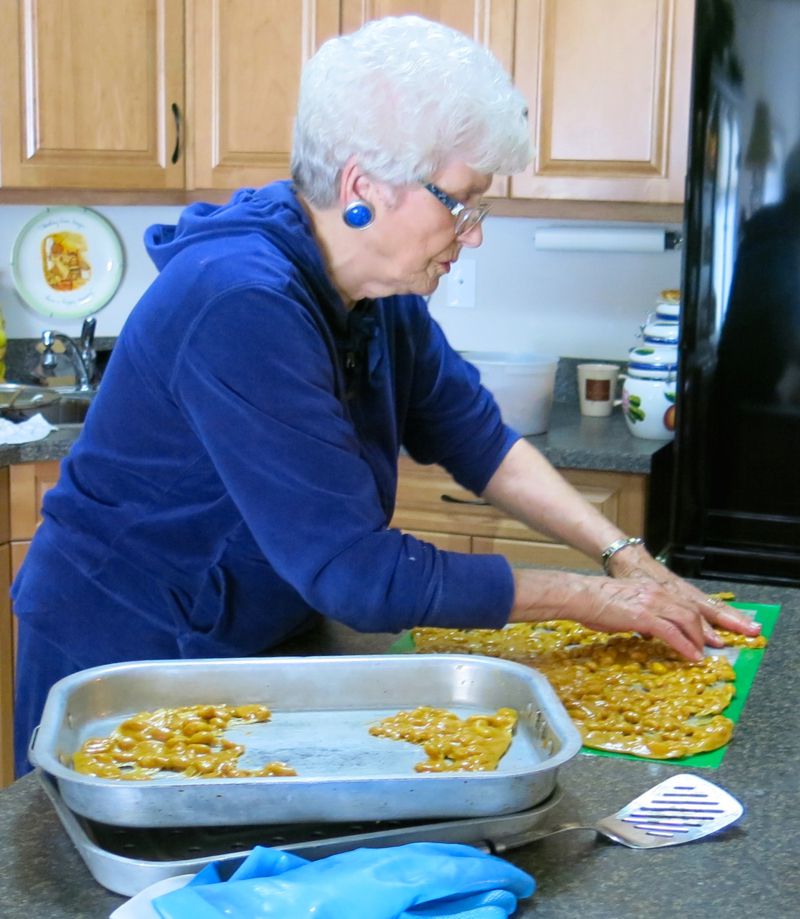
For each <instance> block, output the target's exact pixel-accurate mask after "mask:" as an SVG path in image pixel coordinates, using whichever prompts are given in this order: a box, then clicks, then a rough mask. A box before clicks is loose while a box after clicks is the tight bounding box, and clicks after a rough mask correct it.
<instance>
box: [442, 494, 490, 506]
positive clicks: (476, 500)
mask: <svg viewBox="0 0 800 919" xmlns="http://www.w3.org/2000/svg"><path fill="white" fill-rule="evenodd" d="M441 499H442V501H445V502H446V503H447V504H471V505H472V506H473V507H489V502H488V501H484V500H483V499H482V498H454V497H453V496H452V495H441Z"/></svg>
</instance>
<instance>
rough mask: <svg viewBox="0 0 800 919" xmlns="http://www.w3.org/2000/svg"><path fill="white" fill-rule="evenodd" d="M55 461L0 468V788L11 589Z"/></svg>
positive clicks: (8, 743)
mask: <svg viewBox="0 0 800 919" xmlns="http://www.w3.org/2000/svg"><path fill="white" fill-rule="evenodd" d="M58 471H59V461H58V460H48V461H45V462H39V463H21V464H20V465H18V466H7V467H6V468H4V469H0V788H4V787H5V786H6V785H10V784H11V782H13V780H14V669H15V667H14V661H15V650H16V620H15V619H14V616H13V614H12V612H11V599H10V597H9V590H10V589H11V582H12V581H13V580H14V576H15V575H16V573H17V571H19V568H20V566H21V565H22V562H23V560H24V559H25V554H26V553H27V551H28V546H29V545H30V542H31V538H32V537H33V534H34V532H35V531H36V527H37V526H38V525H39V521H40V520H41V515H40V511H41V507H42V498H43V497H44V493H45V492H46V491H47V490H48V489H49V488H52V487H53V485H55V484H56V482H57V481H58Z"/></svg>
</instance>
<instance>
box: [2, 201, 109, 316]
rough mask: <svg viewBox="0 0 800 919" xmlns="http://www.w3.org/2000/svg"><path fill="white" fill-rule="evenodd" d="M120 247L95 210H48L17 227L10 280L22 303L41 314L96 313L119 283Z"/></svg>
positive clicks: (82, 314)
mask: <svg viewBox="0 0 800 919" xmlns="http://www.w3.org/2000/svg"><path fill="white" fill-rule="evenodd" d="M122 267H123V254H122V243H121V242H120V238H119V236H118V235H117V232H116V230H115V229H114V228H113V227H112V226H111V224H110V223H109V222H108V221H107V220H106V219H105V217H102V216H101V215H100V214H98V213H97V211H93V210H90V209H89V208H86V207H48V208H46V209H45V210H44V211H42V212H41V213H40V214H37V215H36V216H35V217H34V218H33V219H32V220H29V221H28V223H26V224H25V226H24V227H23V228H22V230H21V231H20V233H19V236H17V239H16V241H15V243H14V247H13V249H12V251H11V276H12V278H13V279H14V285H15V286H16V288H17V292H18V293H19V295H20V297H22V299H23V300H24V301H25V303H26V304H27V305H28V306H29V307H30V308H31V309H32V310H35V311H36V312H37V313H40V314H41V315H42V316H48V317H54V318H66V319H76V318H81V317H83V316H88V315H90V314H91V313H96V312H97V311H98V310H99V309H102V308H103V307H104V306H105V305H106V303H108V301H109V300H110V299H111V298H112V297H113V296H114V294H115V293H116V291H117V288H118V287H119V284H120V281H121V280H122Z"/></svg>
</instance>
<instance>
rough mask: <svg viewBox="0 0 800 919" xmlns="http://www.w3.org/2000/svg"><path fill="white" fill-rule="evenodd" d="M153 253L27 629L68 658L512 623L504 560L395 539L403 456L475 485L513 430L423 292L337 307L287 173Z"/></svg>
mask: <svg viewBox="0 0 800 919" xmlns="http://www.w3.org/2000/svg"><path fill="white" fill-rule="evenodd" d="M146 243H147V248H148V251H149V252H150V254H151V256H152V258H153V260H154V261H155V263H156V265H157V266H158V268H159V269H160V274H159V276H158V278H157V279H156V280H155V282H154V283H153V284H152V285H151V287H150V288H149V289H148V290H147V292H146V293H145V294H144V296H143V297H142V299H141V300H140V302H139V303H138V304H137V306H136V307H135V308H134V310H133V311H132V313H131V315H130V317H129V319H128V321H127V323H126V324H125V327H124V329H123V330H122V333H121V334H120V337H119V339H118V341H117V344H116V346H115V348H114V352H113V356H112V359H111V361H110V363H109V366H108V369H107V371H106V374H105V377H104V380H103V383H102V386H101V387H100V391H99V393H98V395H97V397H96V399H95V402H94V404H93V406H92V408H91V410H90V411H89V414H88V416H87V419H86V423H85V426H84V428H83V431H82V433H81V435H80V437H79V438H78V440H77V441H76V443H75V445H74V446H73V448H72V450H71V451H70V453H69V455H68V456H67V457H66V458H65V460H64V461H63V463H62V471H61V478H60V481H59V483H58V485H57V486H56V487H55V488H54V489H52V490H51V491H50V492H49V493H48V494H47V495H46V497H45V500H44V508H43V512H44V521H43V523H42V525H41V527H40V529H39V531H38V532H37V534H36V536H35V538H34V540H33V544H32V546H31V549H30V551H29V554H28V558H27V560H26V562H25V565H24V566H23V568H22V571H21V572H20V574H19V576H18V578H17V580H16V582H15V584H14V588H13V596H14V603H15V609H16V612H17V614H18V616H19V617H20V619H21V620H23V621H24V622H25V623H26V624H27V625H28V626H29V627H30V628H32V629H33V630H35V631H36V632H37V633H38V634H40V635H42V636H46V638H47V640H48V641H49V642H50V643H51V644H52V645H53V646H55V647H57V648H59V649H60V650H61V651H62V653H63V654H65V655H67V656H68V657H69V658H70V659H71V660H72V661H73V662H74V664H75V669H79V668H80V667H88V666H94V665H97V664H104V663H110V662H114V661H124V660H134V659H149V658H168V657H212V656H228V655H248V654H256V653H259V652H260V651H262V650H264V649H267V648H269V647H271V646H273V645H275V644H276V643H278V642H279V641H280V640H282V639H283V638H285V637H287V636H288V635H290V634H291V633H292V632H294V631H295V630H296V629H297V628H299V627H300V626H301V625H302V624H303V623H304V622H305V621H306V620H307V618H308V617H309V616H310V615H312V614H313V612H318V613H322V614H323V615H325V616H329V617H332V618H335V619H338V620H340V621H342V622H345V623H347V624H348V625H350V626H352V627H353V628H355V629H358V630H361V631H381V632H384V631H390V632H395V631H400V630H402V629H404V628H407V627H410V626H414V625H431V626H451V627H452V626H462V627H476V626H483V627H488V628H494V627H499V626H501V625H503V624H504V623H505V622H506V620H507V617H508V614H509V610H510V607H511V603H512V598H513V580H512V575H511V570H510V567H509V565H508V563H507V562H506V561H505V560H504V559H503V558H501V557H499V556H473V555H466V554H460V553H453V552H444V551H440V550H438V549H436V548H434V547H433V546H431V545H429V544H427V543H424V542H421V541H420V540H419V539H416V538H414V537H413V536H410V535H407V534H404V533H401V532H399V531H398V530H393V529H390V528H389V526H388V524H389V521H390V519H391V516H392V512H393V507H394V500H395V489H396V483H397V457H398V453H399V451H400V449H401V447H405V449H406V450H407V451H408V453H409V454H410V455H411V456H412V457H414V458H415V459H417V460H418V461H420V462H425V463H428V462H439V463H441V464H442V465H444V466H445V467H446V468H447V469H449V470H450V471H451V472H452V473H453V475H454V476H455V478H456V479H457V480H458V481H459V482H460V483H461V484H463V485H465V486H466V487H468V488H470V489H472V490H473V491H475V492H480V491H482V490H483V488H484V487H485V485H486V484H487V482H488V480H489V479H490V478H491V476H492V474H493V473H494V471H495V470H496V469H497V467H498V465H499V464H500V462H501V460H502V458H503V457H504V456H505V454H506V452H507V451H508V450H509V448H510V447H511V445H512V444H513V443H514V441H515V440H516V439H517V435H516V434H515V433H514V432H513V431H512V430H510V429H509V428H507V427H506V426H505V425H504V424H503V422H502V420H501V418H500V414H499V412H498V409H497V407H496V405H495V403H494V400H493V399H492V398H491V396H490V395H489V393H487V391H486V390H485V389H483V388H482V387H481V386H480V383H479V379H478V374H477V372H476V371H475V369H474V368H473V367H472V366H471V365H469V364H467V363H465V362H464V361H463V360H462V359H461V358H460V357H459V356H458V355H457V354H456V353H455V352H454V351H453V350H452V349H451V348H450V346H449V345H448V344H447V342H446V340H445V338H444V336H443V334H442V332H441V330H440V328H439V327H438V325H437V324H436V323H435V322H434V321H433V320H432V319H431V317H430V315H429V314H428V312H427V309H426V306H425V304H424V302H423V300H422V299H421V298H419V297H415V296H397V297H387V298H385V299H379V300H374V301H364V302H362V303H360V304H358V305H357V306H356V307H355V308H354V309H353V310H352V311H350V312H349V313H348V311H347V310H345V308H344V306H343V304H342V302H341V300H340V298H339V296H338V294H337V293H336V291H335V290H334V289H333V287H332V286H331V284H330V282H329V280H328V278H327V276H326V274H325V271H324V267H323V264H322V260H321V256H320V253H319V250H318V248H317V246H316V243H315V241H314V238H313V236H312V233H311V227H310V224H309V222H308V219H307V216H306V214H305V211H304V209H303V207H302V206H301V205H300V203H299V202H298V201H297V198H296V195H295V193H294V190H293V188H292V186H291V185H290V184H288V183H283V182H279V183H275V184H273V185H270V186H267V187H265V188H262V189H259V190H256V191H254V190H243V191H240V192H238V193H237V194H236V195H234V197H233V198H232V199H231V201H230V202H229V203H228V204H226V205H224V206H219V207H217V206H211V205H205V204H199V205H193V206H191V207H189V208H187V209H186V210H185V211H184V213H183V214H182V216H181V218H180V221H179V223H178V225H177V226H175V227H172V226H156V227H151V228H150V229H149V230H148V232H147V236H146Z"/></svg>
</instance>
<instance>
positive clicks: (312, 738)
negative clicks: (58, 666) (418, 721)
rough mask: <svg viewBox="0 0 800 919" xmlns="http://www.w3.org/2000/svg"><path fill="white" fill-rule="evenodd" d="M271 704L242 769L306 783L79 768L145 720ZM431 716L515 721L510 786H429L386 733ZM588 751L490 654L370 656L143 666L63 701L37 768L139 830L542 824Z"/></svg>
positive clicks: (74, 798) (553, 709) (537, 681)
mask: <svg viewBox="0 0 800 919" xmlns="http://www.w3.org/2000/svg"><path fill="white" fill-rule="evenodd" d="M248 702H253V703H255V702H258V703H263V704H265V705H268V706H269V707H270V708H271V709H272V719H271V721H269V722H268V723H266V724H258V725H246V726H241V727H237V728H233V729H231V730H229V731H228V732H226V733H227V736H228V737H230V738H231V739H232V740H234V741H236V742H238V743H243V744H244V746H245V748H246V751H245V754H244V755H243V757H242V759H241V760H240V763H241V765H242V766H243V767H256V766H258V765H261V764H263V763H264V762H266V761H269V760H280V761H283V762H286V763H288V764H289V765H291V766H292V767H293V768H294V769H295V770H296V771H297V773H298V774H297V776H289V777H283V776H282V777H266V778H234V779H214V778H208V779H187V778H185V777H183V776H175V775H170V774H166V775H163V776H161V775H159V776H157V777H155V778H153V779H147V780H144V781H125V780H118V779H104V778H95V777H92V776H86V775H81V774H79V773H77V772H75V771H74V770H73V769H72V768H71V767H70V765H69V763H70V761H71V756H72V754H73V753H74V752H75V751H76V750H77V749H78V748H79V747H80V746H81V744H82V743H83V742H84V741H85V740H86V739H87V738H89V737H97V736H104V735H107V734H108V733H110V731H111V730H112V729H113V728H114V727H116V726H117V725H118V724H119V723H120V722H121V721H122V720H124V719H126V718H128V717H130V716H131V715H133V714H135V713H137V712H140V711H150V710H153V709H157V708H163V707H174V706H180V705H197V704H206V703H215V704H221V703H225V704H232V705H234V704H244V703H248ZM420 705H430V706H435V707H441V708H447V709H450V710H452V711H454V712H456V713H457V714H459V715H461V716H462V717H463V716H465V715H468V714H475V713H480V712H483V713H485V712H490V711H494V710H496V709H497V708H500V707H503V706H505V707H510V708H514V709H516V710H517V711H518V713H519V721H518V724H517V728H516V730H515V734H514V739H513V742H512V744H511V747H510V748H509V750H508V752H507V753H506V754H505V756H504V757H503V759H502V760H501V761H500V764H499V766H498V768H497V770H496V771H494V772H450V773H435V774H421V773H417V772H415V771H414V764H415V763H416V762H418V761H419V760H420V759H421V758H422V755H423V754H422V753H421V751H420V750H419V748H418V747H416V746H415V745H413V744H407V743H403V742H401V741H396V740H390V739H388V738H382V737H373V736H372V735H370V734H369V730H368V729H369V727H370V725H372V724H374V723H375V722H377V721H379V720H380V719H382V718H384V717H386V716H387V715H392V714H395V713H396V712H398V711H400V710H406V709H411V708H416V707H417V706H420ZM580 747H581V738H580V735H579V733H578V731H577V729H576V728H575V726H574V725H573V724H572V722H571V721H570V719H569V717H568V716H567V714H566V712H565V710H564V708H563V706H562V704H561V702H560V701H559V699H558V697H557V696H556V694H555V693H554V692H553V690H552V689H551V687H550V684H549V683H548V682H547V680H546V679H545V678H544V677H543V676H542V675H541V674H540V673H537V672H536V671H535V670H533V669H531V668H529V667H526V666H523V665H522V664H517V663H513V662H511V661H504V660H500V659H498V658H489V657H480V656H476V655H456V654H424V655H413V656H412V655H395V654H388V655H366V656H342V657H291V658H245V659H238V660H231V659H220V660H217V659H215V660H193V661H140V662H135V663H127V664H114V665H111V666H108V667H95V668H92V669H90V670H84V671H81V672H80V673H76V674H73V675H72V676H69V677H66V678H65V679H63V680H61V681H59V682H58V683H56V684H55V686H53V688H52V689H51V690H50V693H49V694H48V697H47V702H46V704H45V708H44V712H43V714H42V721H41V723H40V725H39V728H38V730H37V732H36V735H35V737H34V740H33V743H32V745H31V751H30V756H31V760H32V762H33V763H34V765H36V766H38V767H39V768H40V769H42V770H43V771H44V772H46V773H48V774H49V775H51V776H52V777H53V778H54V779H55V780H56V782H57V783H58V788H59V793H60V794H61V796H62V798H63V800H64V802H65V804H66V805H67V807H69V808H70V809H71V810H73V811H74V812H75V813H77V814H80V815H81V816H84V817H88V818H90V819H92V820H96V821H99V822H101V823H108V824H112V825H115V826H124V827H187V826H200V825H204V826H241V825H248V824H275V823H309V822H323V823H324V822H337V821H338V822H341V821H352V820H369V819H372V820H378V819H380V820H386V819H396V820H420V819H443V818H466V817H480V816H490V815H498V814H512V813H517V812H519V811H524V810H528V809H530V808H532V807H535V806H536V805H537V804H538V803H540V802H541V801H543V800H544V799H545V798H547V796H548V795H550V794H551V792H552V791H553V789H554V787H555V783H556V775H557V772H558V768H559V766H561V765H563V764H564V763H566V762H567V761H568V760H570V759H571V758H572V757H574V756H575V755H576V754H577V753H578V751H579V750H580Z"/></svg>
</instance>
